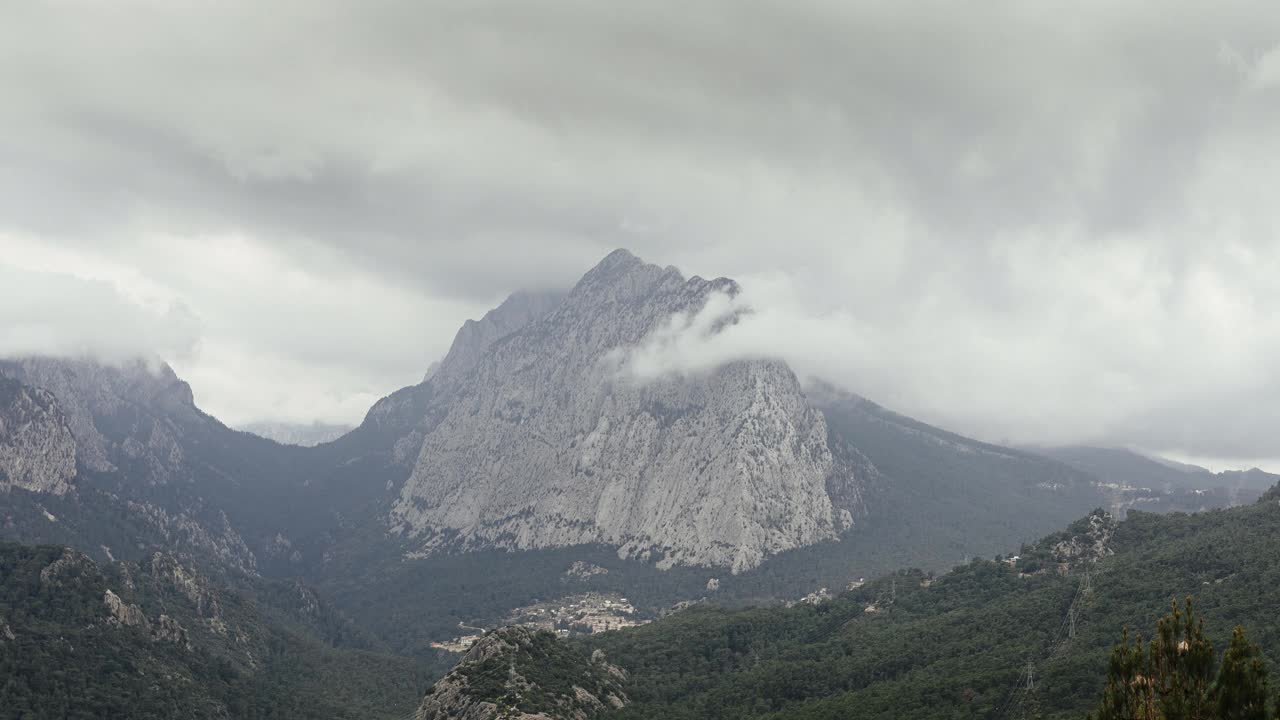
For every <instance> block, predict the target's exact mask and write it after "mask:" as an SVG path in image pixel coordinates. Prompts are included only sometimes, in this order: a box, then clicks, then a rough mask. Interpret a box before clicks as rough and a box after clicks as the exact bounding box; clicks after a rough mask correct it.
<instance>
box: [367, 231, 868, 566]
mask: <svg viewBox="0 0 1280 720" xmlns="http://www.w3.org/2000/svg"><path fill="white" fill-rule="evenodd" d="M737 291H738V288H737V285H736V284H735V283H734V282H733V281H731V280H727V279H724V278H721V279H717V280H704V279H702V278H699V277H694V278H690V279H685V278H684V277H683V276H682V275H681V274H680V273H679V272H678V271H677V270H676V269H675V268H660V267H658V266H655V265H650V264H646V263H644V262H642V261H641V260H639V259H637V258H636V257H634V256H632V255H631V254H629V253H627V252H626V251H617V252H615V253H613V254H611V255H609V256H608V257H607V258H605V260H604V261H603V262H601V263H600V264H599V265H598V266H597V267H596V268H595V269H593V270H592V271H590V272H589V273H587V275H586V276H584V277H583V278H582V280H581V281H580V282H579V283H578V284H577V286H575V287H574V288H573V290H572V291H571V292H569V294H568V295H567V296H566V297H565V298H564V299H563V301H561V302H560V303H559V304H558V305H557V306H556V307H555V309H554V310H552V311H550V312H549V313H548V314H546V315H545V316H543V317H540V318H538V319H536V320H532V321H530V322H528V323H526V324H524V325H523V326H521V327H520V328H519V329H517V330H515V331H513V332H511V333H509V334H508V335H506V336H504V337H502V338H499V339H498V340H495V341H491V342H490V343H489V345H488V349H487V350H486V351H485V352H483V353H482V354H481V355H480V356H479V357H478V358H476V359H474V360H471V359H470V358H471V357H472V355H473V353H471V351H470V350H468V351H466V352H459V354H458V355H457V357H458V358H460V359H459V360H458V361H457V362H458V363H460V364H459V365H458V367H464V366H466V365H467V364H470V367H469V368H468V369H467V371H466V372H465V373H463V372H460V371H456V370H451V369H450V367H449V365H450V358H453V357H454V353H453V352H452V351H451V352H450V357H449V358H446V362H445V363H442V365H441V368H440V369H439V370H438V371H437V373H436V374H435V376H434V377H433V378H432V379H431V380H430V381H429V383H428V385H429V386H430V387H431V392H432V393H433V394H434V396H435V398H434V401H433V404H434V405H435V406H436V407H437V408H439V410H438V411H437V412H438V415H437V417H435V418H433V420H432V421H431V423H429V424H425V425H422V426H420V427H421V428H422V439H421V442H420V448H419V450H418V453H417V457H416V461H415V462H414V466H413V470H412V473H411V476H410V478H409V480H408V481H407V482H406V483H405V485H404V486H403V489H402V491H401V494H400V498H399V500H398V501H397V503H396V505H395V509H394V511H393V515H392V520H393V523H394V526H395V527H396V528H397V529H398V530H399V531H400V532H403V533H405V534H407V535H409V536H411V537H420V538H422V547H423V551H425V552H431V551H433V550H435V549H438V548H440V547H443V546H446V545H451V544H452V545H457V546H461V547H464V548H465V547H505V548H511V549H528V548H540V547H553V546H565V545H574V544H580V543H593V542H599V543H605V544H610V545H615V546H618V547H619V548H620V554H622V555H624V556H634V557H642V558H651V559H654V560H656V561H657V562H658V563H659V564H660V565H661V566H670V565H673V564H692V565H709V566H725V567H729V568H731V569H732V570H734V571H740V570H744V569H748V568H751V567H754V566H755V565H757V564H759V563H760V562H761V561H762V560H763V559H764V558H765V557H766V556H768V555H770V554H773V553H777V552H780V551H783V550H787V549H790V548H795V547H801V546H804V545H809V544H813V543H816V542H819V541H822V540H825V539H828V538H832V537H834V536H835V535H836V534H837V533H838V532H839V531H841V530H843V529H844V528H845V527H847V526H848V525H849V524H850V523H851V522H852V519H853V516H854V515H856V514H858V513H859V512H860V511H861V508H860V499H859V495H858V492H857V487H856V486H857V482H856V478H853V477H852V474H853V473H854V469H853V468H850V467H847V466H846V464H843V463H840V462H838V461H837V459H836V458H835V457H833V454H832V452H831V450H830V449H829V448H828V445H827V427H826V423H825V421H824V419H823V416H822V414H821V413H820V412H818V411H817V410H815V409H813V408H812V407H810V406H809V404H808V402H807V401H806V399H805V396H804V393H803V392H802V390H801V388H800V384H799V382H798V381H797V379H796V377H795V375H794V374H793V373H792V372H791V370H790V369H789V368H788V367H787V366H786V365H785V364H783V363H781V362H780V361H773V360H765V359H758V360H742V361H736V362H732V363H729V364H727V365H724V366H722V367H720V368H718V369H715V370H712V371H709V372H705V373H701V374H695V375H671V376H663V377H657V378H646V379H643V380H642V379H637V378H636V377H634V376H633V375H630V374H628V373H627V372H626V371H625V368H621V369H620V364H619V358H620V357H623V356H625V354H626V352H627V351H628V350H631V349H633V348H635V347H637V346H639V345H640V344H641V343H642V342H644V341H645V340H646V339H647V338H649V337H650V336H651V335H652V333H654V332H655V331H658V330H659V329H661V328H663V327H665V326H667V324H668V323H669V322H670V320H671V318H672V317H673V316H674V315H676V314H678V313H694V312H697V311H698V310H700V309H702V308H703V306H704V305H705V303H706V302H707V301H708V299H709V298H710V297H711V296H712V295H713V294H714V293H725V294H730V295H732V294H735V293H736V292H737ZM729 321H731V319H730V320H729ZM459 335H460V337H461V336H462V333H460V334H459ZM462 358H465V361H464V360H463V359H462ZM829 486H830V487H832V488H838V489H839V492H838V493H837V495H838V496H839V498H840V502H838V503H833V502H832V499H831V497H832V496H831V494H829V491H828V487H829Z"/></svg>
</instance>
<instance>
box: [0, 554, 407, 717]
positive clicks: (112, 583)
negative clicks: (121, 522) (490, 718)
mask: <svg viewBox="0 0 1280 720" xmlns="http://www.w3.org/2000/svg"><path fill="white" fill-rule="evenodd" d="M112 597H114V598H115V601H118V605H117V610H116V611H115V612H113V609H112V602H113V601H112V600H110V598H112ZM371 645H376V641H372V640H370V639H369V638H367V637H366V636H364V635H363V634H362V633H361V632H360V631H358V630H356V629H354V628H353V627H352V626H351V625H350V624H349V623H348V622H347V621H345V620H344V619H343V618H342V617H341V616H338V615H336V614H335V613H333V612H332V611H331V610H329V609H328V608H326V607H325V606H324V605H323V603H321V602H320V601H319V600H318V599H317V598H315V596H314V595H312V594H311V593H310V592H309V591H308V590H307V589H306V588H305V587H303V586H300V585H297V584H291V583H278V584H277V583H267V582H263V583H260V584H258V585H256V586H253V587H250V586H247V585H246V586H242V587H240V588H237V589H236V590H235V591H231V589H230V588H226V587H220V586H218V585H217V584H215V583H213V582H211V581H209V580H208V579H207V578H205V577H203V576H201V575H199V574H198V573H196V572H195V571H193V570H192V569H191V568H190V567H188V566H185V565H183V564H181V563H179V562H177V561H176V560H174V559H173V558H171V557H169V556H165V555H157V556H155V557H153V558H152V560H151V561H149V562H146V563H139V564H132V563H112V564H103V565H99V564H98V563H95V562H93V561H92V560H90V559H89V558H88V557H86V556H84V555H82V554H80V553H78V552H75V551H71V550H67V549H65V548H62V547H56V546H26V545H14V544H7V543H6V544H0V717H5V718H23V719H24V720H25V719H31V720H35V719H36V718H174V717H190V718H204V717H208V718H226V717H235V718H273V719H274V718H281V719H284V718H299V719H301V718H378V717H385V718H397V717H403V716H404V715H405V714H406V713H407V712H409V711H411V710H412V709H413V708H414V707H416V705H417V702H418V700H419V698H420V697H421V695H422V693H423V692H424V691H425V689H426V688H427V687H428V685H429V682H430V676H429V675H428V674H427V671H426V669H424V668H422V667H421V666H420V665H418V664H417V663H415V662H414V661H412V660H410V659H407V658H400V657H394V656H391V655H389V654H386V653H382V652H376V651H374V650H371V649H362V646H371Z"/></svg>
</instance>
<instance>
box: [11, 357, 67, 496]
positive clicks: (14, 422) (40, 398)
mask: <svg viewBox="0 0 1280 720" xmlns="http://www.w3.org/2000/svg"><path fill="white" fill-rule="evenodd" d="M75 474H76V441H75V438H74V437H73V436H72V434H71V428H70V427H69V426H68V424H67V418H66V416H65V415H64V414H63V413H62V410H61V408H59V407H58V402H57V400H56V399H55V398H54V396H53V394H52V393H50V392H48V391H46V390H41V389H39V388H34V387H31V386H29V385H25V384H23V383H20V382H18V381H17V380H14V379H12V378H7V377H4V376H2V375H0V491H4V490H8V489H9V488H15V487H16V488H21V489H23V490H29V491H31V492H37V493H50V494H53V495H62V494H65V493H67V492H68V491H70V490H71V489H72V480H73V479H74V478H75Z"/></svg>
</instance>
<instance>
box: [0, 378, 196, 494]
mask: <svg viewBox="0 0 1280 720" xmlns="http://www.w3.org/2000/svg"><path fill="white" fill-rule="evenodd" d="M0 375H4V376H8V377H9V378H12V379H14V380H17V381H19V382H21V383H22V384H24V385H27V386H31V387H35V388H40V389H41V390H43V391H46V392H48V393H50V394H51V395H52V396H53V397H55V398H57V401H58V405H59V406H60V407H61V409H62V412H63V413H64V414H65V415H66V419H67V425H68V427H69V428H70V430H71V435H72V436H74V438H75V443H76V448H77V459H78V460H79V462H80V464H81V465H83V466H84V467H86V468H88V469H90V470H94V471H99V472H110V471H114V470H116V469H117V468H118V467H119V466H121V465H128V466H129V467H130V472H131V474H134V475H145V476H146V477H147V480H148V481H149V482H151V483H153V484H163V483H165V482H169V481H171V480H172V479H174V476H175V475H177V474H178V473H179V472H180V469H181V467H182V463H183V451H182V447H181V443H180V440H181V437H182V435H183V422H184V421H186V420H192V421H198V420H200V419H202V418H203V416H202V414H201V413H200V412H199V411H198V410H196V407H195V402H194V399H193V398H192V394H191V387H190V386H189V385H187V384H186V383H185V382H183V381H182V380H179V379H178V377H177V376H176V375H175V374H174V373H173V370H172V369H171V368H169V366H168V365H164V364H159V365H158V366H156V367H149V366H148V365H147V364H146V363H144V362H142V361H132V362H129V363H125V364H122V365H110V364H103V363H99V362H96V361H94V360H87V359H85V360H74V359H66V358H48V357H24V358H18V359H12V360H3V361H0Z"/></svg>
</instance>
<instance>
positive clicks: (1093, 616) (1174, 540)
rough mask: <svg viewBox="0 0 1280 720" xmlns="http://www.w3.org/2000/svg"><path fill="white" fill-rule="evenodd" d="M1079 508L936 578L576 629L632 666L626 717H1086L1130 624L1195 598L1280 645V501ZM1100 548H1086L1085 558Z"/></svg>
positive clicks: (909, 575)
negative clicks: (1044, 533)
mask: <svg viewBox="0 0 1280 720" xmlns="http://www.w3.org/2000/svg"><path fill="white" fill-rule="evenodd" d="M1277 500H1280V498H1277V497H1276V494H1275V492H1274V491H1273V492H1272V493H1269V494H1268V495H1267V496H1264V498H1263V499H1262V500H1261V501H1259V502H1258V503H1257V504H1255V505H1252V506H1248V507H1240V508H1234V509H1230V510H1215V511H1211V512H1206V513H1198V514H1172V515H1163V516H1162V515H1154V514H1145V513H1133V514H1132V515H1131V516H1130V517H1129V518H1128V519H1127V520H1125V521H1124V522H1121V523H1119V524H1118V525H1116V526H1115V527H1114V529H1112V528H1111V526H1110V525H1109V524H1105V523H1100V522H1099V519H1100V516H1098V517H1096V518H1095V519H1094V522H1093V524H1092V525H1091V524H1090V523H1089V521H1088V520H1085V521H1081V522H1078V523H1076V524H1075V525H1073V526H1072V527H1071V528H1070V529H1068V530H1067V531H1065V532H1064V533H1060V534H1058V535H1054V536H1050V537H1048V538H1046V539H1044V540H1042V541H1040V542H1039V543H1036V544H1035V545H1033V546H1028V547H1025V548H1023V551H1022V552H1021V553H1020V556H1019V557H1018V558H1017V559H1016V560H1012V559H1004V558H1000V559H995V560H979V561H975V562H972V563H970V564H967V565H963V566H960V567H957V568H955V569H954V570H953V571H952V572H950V573H948V574H946V575H943V576H941V577H936V578H935V577H930V576H929V575H928V574H926V573H923V572H920V571H902V572H898V573H894V574H891V575H888V576H885V577H882V578H879V579H877V580H876V581H874V582H871V583H868V584H867V585H865V586H863V587H861V588H858V589H857V590H854V591H852V592H849V593H846V594H844V595H841V596H840V597H838V598H836V599H834V600H831V601H828V602H824V603H820V604H817V605H800V606H796V607H793V608H780V607H774V608H755V609H745V610H729V609H724V608H721V607H715V606H711V605H704V606H695V607H693V608H691V609H689V610H686V611H683V612H680V613H677V614H675V615H673V616H671V617H668V618H666V619H664V620H662V621H660V622H657V623H654V624H651V625H648V626H645V627H641V628H636V629H631V630H625V631H622V632H617V633H609V634H605V635H601V636H598V637H592V638H588V639H585V640H583V641H581V642H582V644H583V645H584V646H585V647H586V648H587V649H591V650H594V649H601V650H603V651H604V652H605V654H606V656H607V657H608V658H609V661H610V662H613V663H616V664H618V665H620V666H622V667H624V668H626V669H627V670H628V671H629V672H630V673H631V680H630V682H629V683H628V685H627V693H628V695H629V696H630V697H631V699H632V701H633V703H632V704H631V705H630V706H629V707H628V708H627V709H625V710H623V711H621V713H620V714H619V717H622V718H659V717H660V718H671V719H673V720H678V719H680V718H689V719H692V718H699V719H712V718H714V719H724V720H729V719H730V718H733V719H737V718H761V719H764V718H768V719H769V720H783V719H784V718H785V719H788V720H800V719H805V720H811V719H819V718H822V719H826V720H836V719H837V718H840V719H845V718H903V717H929V718H996V717H1022V716H1031V715H1032V714H1037V715H1040V716H1043V717H1046V718H1059V717H1060V718H1067V717H1075V718H1079V717H1083V716H1084V715H1085V713H1086V712H1087V711H1089V710H1090V709H1092V707H1093V706H1094V705H1095V704H1096V702H1097V700H1098V698H1099V697H1101V694H1102V691H1103V688H1104V685H1105V673H1106V671H1107V667H1108V657H1109V654H1110V652H1111V648H1112V647H1113V646H1114V645H1115V643H1116V642H1117V639H1118V637H1119V633H1120V631H1121V629H1122V628H1124V627H1134V628H1148V627H1154V626H1155V624H1156V621H1157V619H1158V618H1159V617H1160V616H1161V615H1162V614H1163V613H1164V612H1165V611H1166V610H1167V609H1168V606H1169V602H1170V599H1171V598H1175V597H1182V596H1185V595H1190V596H1192V597H1193V598H1194V600H1195V603H1196V606H1197V607H1198V608H1199V609H1200V610H1201V611H1202V612H1203V614H1204V617H1205V618H1206V625H1205V629H1206V633H1208V634H1210V635H1211V636H1213V637H1220V638H1229V637H1231V635H1232V628H1233V627H1234V626H1235V625H1237V624H1243V625H1245V626H1247V627H1248V628H1249V629H1250V636H1251V638H1252V639H1253V640H1255V641H1257V642H1258V644H1259V645H1260V647H1261V648H1262V655H1261V658H1260V660H1261V662H1262V663H1263V664H1264V665H1265V666H1267V667H1268V668H1270V667H1271V666H1272V665H1273V660H1272V658H1273V657H1274V656H1276V655H1277V653H1278V652H1280V620H1277V617H1276V614H1275V609H1276V608H1277V607H1280V551H1277V539H1280V504H1278V502H1277ZM1093 557H1096V561H1094V560H1093V559H1092V558H1093Z"/></svg>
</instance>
